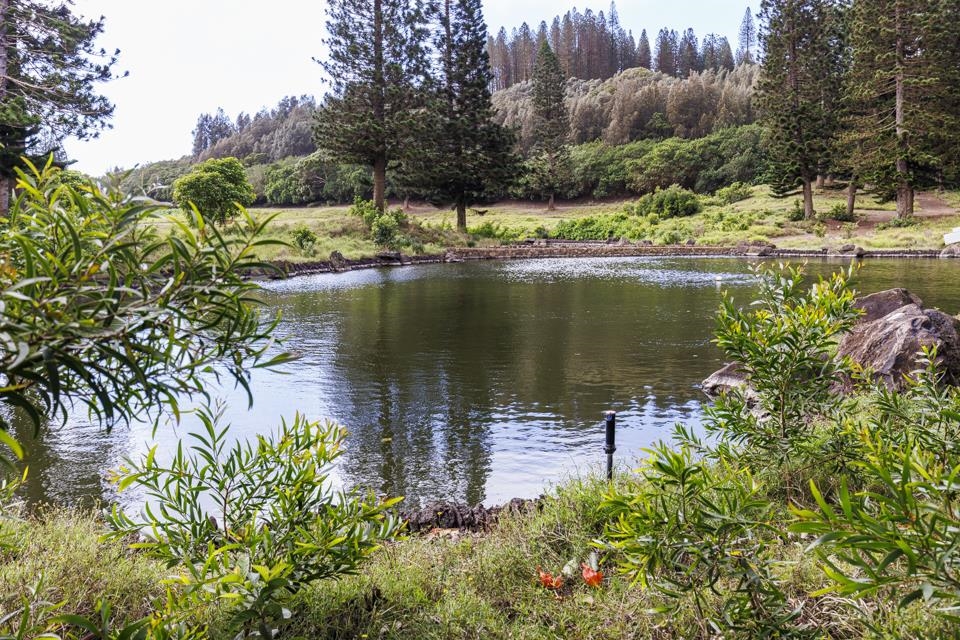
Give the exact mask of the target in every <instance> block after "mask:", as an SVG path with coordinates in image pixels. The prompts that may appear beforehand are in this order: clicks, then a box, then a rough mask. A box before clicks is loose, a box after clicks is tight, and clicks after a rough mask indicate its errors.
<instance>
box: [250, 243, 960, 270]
mask: <svg viewBox="0 0 960 640" xmlns="http://www.w3.org/2000/svg"><path fill="white" fill-rule="evenodd" d="M948 249H949V248H948ZM955 256H957V253H956V252H948V251H946V250H939V249H879V250H865V249H863V248H862V247H856V246H854V245H844V246H843V247H839V248H828V247H824V248H823V249H819V250H815V249H781V248H778V247H776V246H774V245H770V244H765V243H761V244H741V245H737V246H734V247H716V246H697V245H650V244H633V243H627V242H623V241H621V242H613V243H611V242H569V241H557V240H528V241H525V242H522V243H516V244H512V245H504V246H499V247H454V248H450V249H448V250H447V251H446V252H444V253H443V254H427V255H406V254H403V253H399V252H382V253H379V254H377V255H376V256H374V257H372V258H361V259H358V260H349V259H347V258H344V257H343V256H342V255H340V253H339V252H337V251H334V252H333V253H332V254H331V256H330V259H328V260H314V261H306V262H290V261H286V260H277V261H274V262H273V265H274V266H275V267H276V268H277V269H278V270H279V273H280V274H283V275H278V274H277V273H269V272H266V271H260V272H257V273H254V274H252V275H253V276H254V277H268V278H271V277H272V278H278V277H279V278H283V277H293V276H301V275H312V274H316V273H341V272H344V271H355V270H358V269H374V268H381V267H398V266H408V265H417V264H440V263H450V262H466V261H471V260H534V259H546V258H605V257H609V258H635V257H662V258H670V257H702V258H719V257H746V258H786V259H793V258H858V259H859V258H941V257H943V258H947V257H955Z"/></svg>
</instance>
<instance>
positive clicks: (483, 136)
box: [404, 0, 546, 231]
mask: <svg viewBox="0 0 960 640" xmlns="http://www.w3.org/2000/svg"><path fill="white" fill-rule="evenodd" d="M427 12H428V15H429V17H430V20H431V22H432V23H433V24H434V25H435V28H436V30H435V31H434V40H433V44H434V49H435V51H436V52H437V57H438V61H437V70H436V73H435V74H434V76H435V83H436V91H435V92H434V93H433V95H432V100H431V103H432V105H431V106H432V108H431V110H430V111H431V116H430V118H429V120H428V124H429V129H428V130H426V131H423V132H422V133H423V139H422V140H421V144H420V145H419V147H420V151H419V152H418V153H416V154H413V155H412V157H411V158H410V160H409V161H408V162H406V163H405V166H404V180H406V181H409V182H410V184H411V186H412V187H414V188H415V189H416V190H417V191H420V192H422V193H425V194H426V195H427V196H428V198H429V199H430V200H431V201H433V202H434V203H436V204H446V205H450V204H452V205H453V207H454V208H455V209H456V211H457V228H458V229H460V230H461V231H465V230H466V228H467V207H468V206H470V205H471V204H474V203H476V202H480V201H483V200H484V199H485V198H487V197H489V195H490V194H495V193H497V192H498V191H499V190H502V189H503V188H504V186H505V185H507V184H508V183H509V182H510V180H511V179H512V178H513V176H514V175H515V173H516V161H515V159H514V157H513V154H512V148H513V136H512V135H511V134H510V132H509V131H508V130H507V129H505V128H503V127H502V126H500V125H498V124H496V123H495V122H494V121H493V106H492V104H491V102H490V90H489V86H490V83H491V79H492V74H491V71H490V61H489V59H488V57H487V52H486V42H487V28H486V25H485V24H484V21H483V13H482V9H481V4H480V0H435V1H434V2H432V3H431V4H430V5H428V8H427ZM545 43H546V40H544V44H545ZM541 46H542V45H541Z"/></svg>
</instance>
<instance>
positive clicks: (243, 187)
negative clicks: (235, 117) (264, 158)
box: [173, 158, 257, 225]
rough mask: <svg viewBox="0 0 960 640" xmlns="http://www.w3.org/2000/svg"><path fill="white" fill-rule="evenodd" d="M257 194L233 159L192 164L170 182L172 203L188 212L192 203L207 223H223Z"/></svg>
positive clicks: (240, 166)
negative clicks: (189, 169)
mask: <svg viewBox="0 0 960 640" xmlns="http://www.w3.org/2000/svg"><path fill="white" fill-rule="evenodd" d="M256 198H257V195H256V193H254V191H253V187H252V186H251V185H250V182H248V181H247V176H246V173H244V169H243V164H241V162H240V161H239V160H237V159H236V158H214V159H211V160H206V161H204V162H201V163H200V164H198V165H196V166H195V167H194V168H193V169H192V170H191V171H190V173H188V174H187V175H185V176H183V177H181V178H177V181H176V182H174V183H173V201H174V203H175V204H176V205H177V206H178V207H180V208H181V209H183V210H184V211H187V212H189V210H190V205H191V204H192V205H193V206H195V207H196V208H197V210H198V211H199V212H200V215H201V216H203V219H204V220H206V221H207V222H211V223H216V224H221V225H222V224H225V223H226V222H227V220H229V219H231V218H233V217H235V216H236V215H237V213H238V211H239V210H238V206H239V207H246V206H249V205H251V204H253V202H254V200H256Z"/></svg>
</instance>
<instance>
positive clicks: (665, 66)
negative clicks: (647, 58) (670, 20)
mask: <svg viewBox="0 0 960 640" xmlns="http://www.w3.org/2000/svg"><path fill="white" fill-rule="evenodd" d="M655 58H656V67H657V71H659V72H660V73H663V74H666V75H668V76H676V75H677V32H676V31H671V30H669V29H660V33H658V34H657V50H656V54H655Z"/></svg>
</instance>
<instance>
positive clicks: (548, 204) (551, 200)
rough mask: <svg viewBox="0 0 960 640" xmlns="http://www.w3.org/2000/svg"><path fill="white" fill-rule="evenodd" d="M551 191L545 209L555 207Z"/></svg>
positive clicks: (549, 209) (554, 208) (553, 209)
mask: <svg viewBox="0 0 960 640" xmlns="http://www.w3.org/2000/svg"><path fill="white" fill-rule="evenodd" d="M553 195H554V194H553V192H551V193H550V199H549V200H548V201H547V211H555V210H556V207H555V206H554V204H553Z"/></svg>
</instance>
